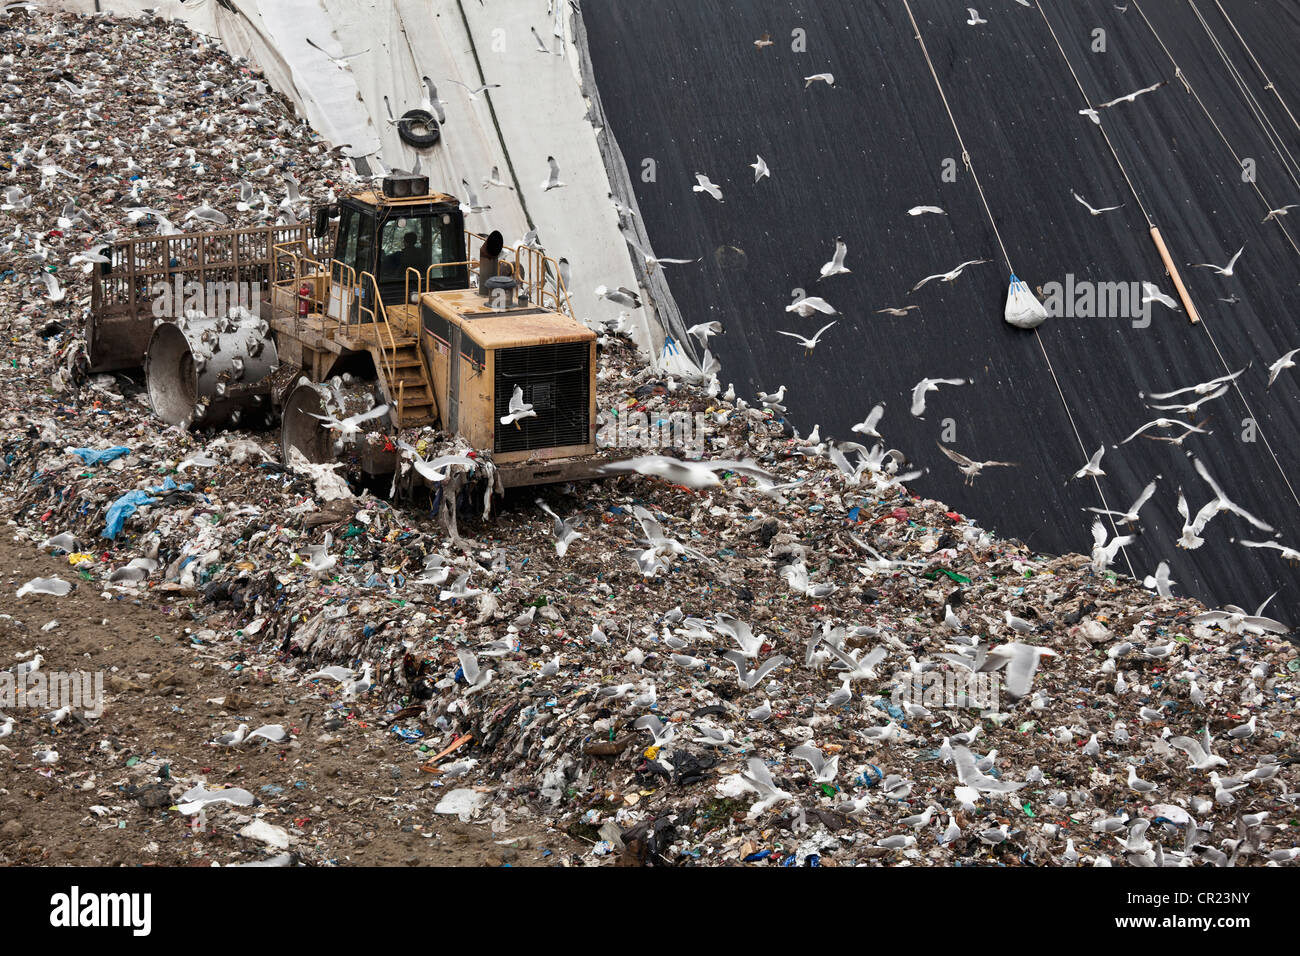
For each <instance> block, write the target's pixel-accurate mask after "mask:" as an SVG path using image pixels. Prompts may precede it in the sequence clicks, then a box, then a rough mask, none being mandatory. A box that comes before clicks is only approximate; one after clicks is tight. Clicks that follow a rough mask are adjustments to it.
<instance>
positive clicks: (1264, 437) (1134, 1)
mask: <svg viewBox="0 0 1300 956" xmlns="http://www.w3.org/2000/svg"><path fill="white" fill-rule="evenodd" d="M1130 3H1132V5H1133V6H1134V7H1136V8H1137V12H1138V13H1140V14H1141V15H1142V19H1143V21H1145V23H1146V25H1147V29H1148V30H1150V31H1151V35H1152V36H1153V37H1155V39H1156V42H1157V43H1159V44H1160V48H1161V49H1162V50H1164V52H1165V56H1167V57H1168V58H1169V62H1170V63H1172V64H1173V66H1174V71H1175V74H1176V75H1177V76H1178V77H1179V78H1180V79H1181V80H1182V82H1183V83H1184V84H1186V86H1187V90H1188V92H1190V93H1191V94H1192V97H1193V98H1194V99H1195V100H1196V102H1197V103H1198V104H1199V105H1200V107H1201V111H1202V112H1203V113H1205V117H1206V119H1208V120H1209V121H1210V125H1211V126H1213V127H1214V131H1215V132H1216V133H1218V134H1219V138H1220V139H1221V140H1223V145H1225V146H1227V147H1228V151H1229V152H1230V153H1232V156H1233V158H1234V159H1235V160H1236V161H1237V164H1238V165H1240V164H1241V158H1240V157H1239V156H1238V154H1237V151H1236V150H1235V149H1233V148H1232V144H1231V143H1230V142H1228V137H1227V136H1225V135H1224V134H1223V130H1221V129H1220V128H1219V124H1218V123H1216V122H1215V121H1214V116H1213V115H1212V114H1211V113H1210V111H1209V109H1208V108H1207V107H1206V105H1205V103H1204V101H1202V99H1201V97H1200V95H1199V94H1198V93H1197V92H1196V90H1195V88H1194V87H1193V86H1192V84H1191V81H1190V80H1188V79H1187V77H1186V75H1184V74H1183V70H1182V67H1180V66H1179V65H1178V61H1177V60H1175V59H1174V55H1173V54H1172V53H1171V52H1170V51H1169V47H1167V46H1166V45H1165V41H1164V40H1162V39H1161V38H1160V34H1159V33H1157V32H1156V28H1155V26H1154V25H1153V24H1152V23H1151V21H1150V19H1148V17H1147V15H1146V12H1145V11H1144V10H1143V9H1142V7H1141V5H1140V4H1139V3H1138V0H1130ZM1039 9H1040V10H1041V9H1042V7H1041V6H1040V7H1039ZM1061 52H1062V54H1064V52H1065V51H1064V50H1062V51H1061ZM1251 185H1252V186H1253V187H1254V189H1255V192H1256V193H1257V194H1258V195H1259V198H1260V199H1261V200H1263V201H1264V204H1265V206H1267V207H1268V208H1269V209H1272V205H1271V204H1269V202H1268V200H1267V199H1265V197H1264V193H1263V191H1261V190H1260V188H1259V184H1258V183H1255V182H1252V183H1251ZM1278 227H1279V228H1280V229H1281V230H1282V234H1283V235H1285V236H1286V237H1287V241H1288V242H1290V243H1291V247H1292V248H1293V249H1295V250H1296V253H1297V255H1300V247H1297V246H1296V244H1295V240H1294V239H1292V238H1291V234H1290V233H1289V232H1287V230H1286V227H1285V226H1283V225H1282V224H1281V222H1278ZM1200 325H1201V328H1202V329H1203V330H1204V331H1205V337H1206V338H1207V339H1209V340H1210V345H1211V346H1213V348H1214V351H1215V354H1217V355H1218V356H1219V361H1220V362H1221V363H1222V364H1223V370H1224V371H1225V372H1231V371H1232V368H1231V366H1229V364H1228V360H1227V359H1226V358H1225V357H1224V355H1223V351H1222V350H1221V349H1220V348H1219V343H1218V342H1216V341H1215V339H1214V333H1213V332H1211V331H1210V324H1209V322H1207V321H1206V320H1205V317H1204V316H1202V317H1201V322H1200ZM1232 387H1233V390H1234V391H1235V392H1236V393H1237V397H1238V398H1240V399H1241V404H1242V405H1243V406H1244V407H1245V409H1246V414H1248V415H1249V416H1250V419H1251V421H1252V422H1254V423H1255V430H1256V431H1257V432H1258V433H1259V437H1260V439H1261V440H1262V441H1263V442H1264V447H1265V448H1266V449H1267V450H1268V455H1269V457H1270V458H1272V459H1273V464H1274V465H1275V466H1276V467H1277V471H1278V474H1279V475H1281V476H1282V482H1283V483H1284V484H1285V485H1286V487H1287V491H1289V492H1291V497H1292V499H1293V500H1294V501H1295V503H1296V504H1297V505H1300V496H1297V494H1296V490H1295V488H1294V487H1293V486H1292V485H1291V479H1290V478H1288V477H1287V474H1286V469H1284V468H1283V467H1282V462H1280V461H1279V460H1278V457H1277V453H1276V452H1274V451H1273V446H1272V444H1270V443H1269V440H1268V436H1267V435H1265V434H1264V429H1263V426H1262V425H1261V424H1260V421H1259V418H1258V416H1256V415H1255V412H1254V410H1253V409H1252V408H1251V407H1250V402H1248V401H1247V400H1246V393H1245V392H1243V391H1242V389H1241V386H1240V385H1239V384H1238V382H1237V379H1233V380H1232Z"/></svg>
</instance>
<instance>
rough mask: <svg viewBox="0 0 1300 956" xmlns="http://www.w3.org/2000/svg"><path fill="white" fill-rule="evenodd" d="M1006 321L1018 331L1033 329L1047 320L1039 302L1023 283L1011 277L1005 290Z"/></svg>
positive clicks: (1045, 312) (1044, 310) (1045, 311)
mask: <svg viewBox="0 0 1300 956" xmlns="http://www.w3.org/2000/svg"><path fill="white" fill-rule="evenodd" d="M1005 316H1006V320H1007V322H1009V323H1010V324H1011V325H1014V326H1015V327H1016V328H1018V329H1035V328H1037V327H1038V326H1040V325H1042V324H1043V323H1044V322H1045V321H1046V320H1047V309H1045V308H1044V307H1043V303H1041V302H1039V301H1038V299H1037V298H1036V297H1035V296H1034V294H1033V293H1032V292H1030V291H1029V286H1027V285H1025V283H1024V281H1023V280H1021V279H1018V278H1016V276H1015V274H1014V273H1013V274H1012V276H1011V287H1010V288H1009V289H1008V290H1007V310H1006V312H1005Z"/></svg>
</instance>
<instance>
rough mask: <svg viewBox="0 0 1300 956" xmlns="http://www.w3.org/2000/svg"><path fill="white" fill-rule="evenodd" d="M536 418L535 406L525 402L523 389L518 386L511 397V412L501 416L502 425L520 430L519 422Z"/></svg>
mask: <svg viewBox="0 0 1300 956" xmlns="http://www.w3.org/2000/svg"><path fill="white" fill-rule="evenodd" d="M536 417H537V412H536V411H535V410H534V409H533V406H532V405H531V404H529V403H528V402H525V401H524V390H523V388H522V387H521V386H519V385H516V386H515V390H514V392H513V393H512V394H511V396H510V410H509V412H508V413H507V414H505V415H502V416H501V424H502V425H510V424H513V425H514V426H515V428H519V422H520V421H521V420H522V419H525V418H536Z"/></svg>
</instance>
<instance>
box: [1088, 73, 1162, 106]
mask: <svg viewBox="0 0 1300 956" xmlns="http://www.w3.org/2000/svg"><path fill="white" fill-rule="evenodd" d="M1168 82H1169V81H1168V80H1161V81H1160V82H1159V83H1152V84H1151V85H1150V86H1144V87H1142V89H1140V90H1134V91H1133V92H1132V93H1126V94H1124V95H1123V96H1117V97H1115V98H1114V99H1113V100H1108V101H1107V102H1105V103H1098V104H1097V109H1099V110H1104V109H1106V108H1107V107H1109V106H1115V105H1116V104H1117V103H1132V102H1133V101H1134V100H1136V99H1137V98H1138V97H1139V96H1141V95H1142V94H1143V93H1153V92H1155V91H1156V90H1158V89H1160V87H1162V86H1164V85H1165V84H1166V83H1168Z"/></svg>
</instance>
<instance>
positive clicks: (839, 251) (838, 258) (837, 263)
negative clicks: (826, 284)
mask: <svg viewBox="0 0 1300 956" xmlns="http://www.w3.org/2000/svg"><path fill="white" fill-rule="evenodd" d="M848 251H849V247H848V246H847V245H845V243H844V239H843V237H842V236H836V237H835V254H834V255H833V256H832V257H831V261H830V262H828V263H826V264H825V265H824V266H822V273H821V278H823V279H829V278H830V277H831V276H838V275H844V273H846V272H849V271H850V270H849V269H848V268H847V267H846V266H845V265H844V257H845V256H846V255H848Z"/></svg>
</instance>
